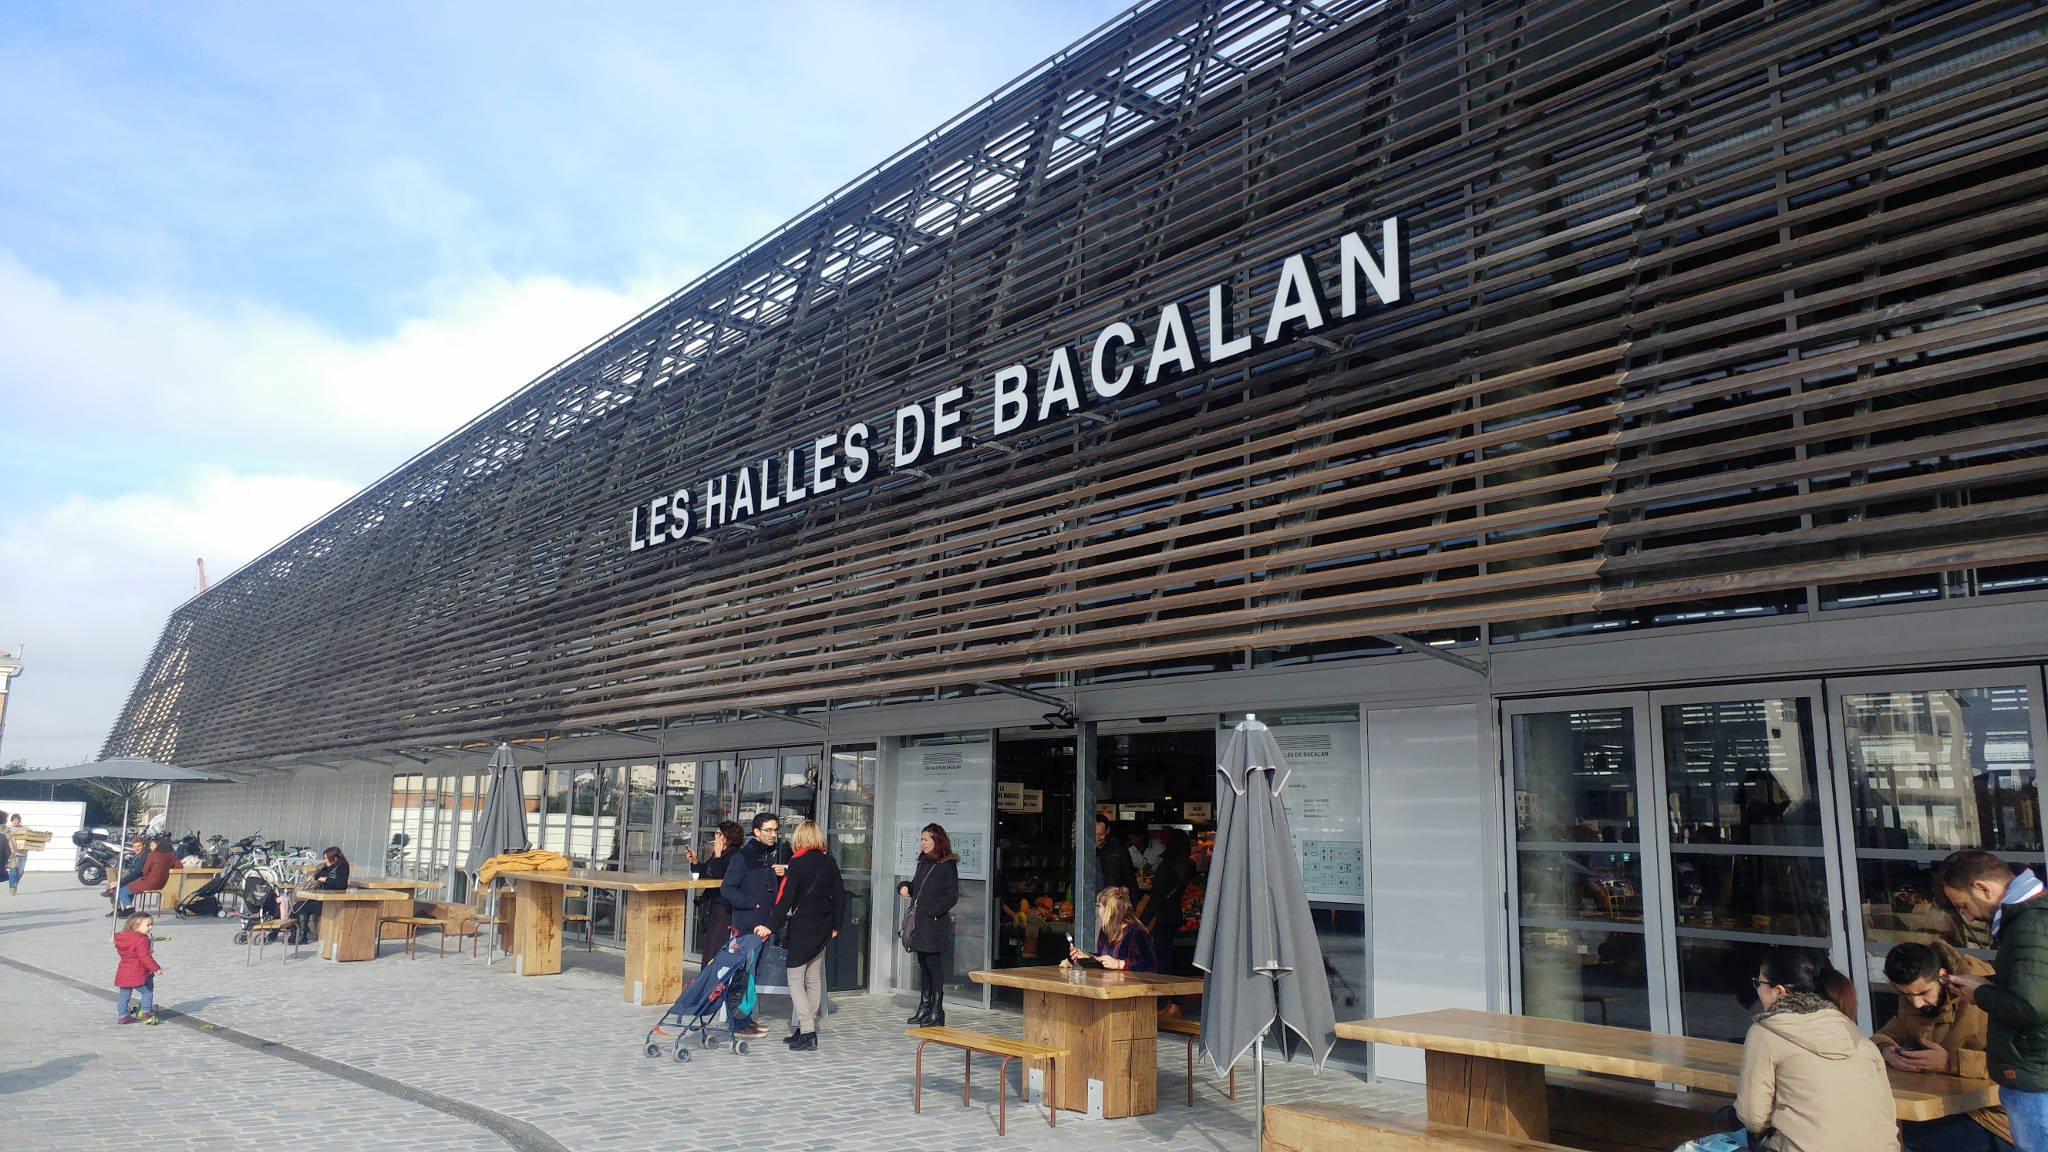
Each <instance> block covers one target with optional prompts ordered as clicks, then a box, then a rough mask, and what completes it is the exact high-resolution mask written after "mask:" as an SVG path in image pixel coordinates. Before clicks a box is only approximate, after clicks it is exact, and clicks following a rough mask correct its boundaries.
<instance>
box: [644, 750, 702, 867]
mask: <svg viewBox="0 0 2048 1152" xmlns="http://www.w3.org/2000/svg"><path fill="white" fill-rule="evenodd" d="M660 809H661V850H660V852H659V853H658V854H657V855H656V856H655V860H654V870H655V871H656V872H660V873H662V874H663V875H677V876H681V875H687V874H688V873H689V870H690V857H689V855H688V854H687V853H686V852H685V849H695V848H696V842H695V837H696V835H697V762H696V761H695V760H670V761H669V762H668V763H667V764H666V765H665V766H664V767H663V769H662V788H661V804H660Z"/></svg>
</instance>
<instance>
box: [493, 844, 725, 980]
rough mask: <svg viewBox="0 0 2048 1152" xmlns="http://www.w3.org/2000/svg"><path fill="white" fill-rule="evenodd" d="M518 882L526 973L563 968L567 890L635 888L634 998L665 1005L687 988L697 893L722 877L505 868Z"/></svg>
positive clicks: (519, 964) (519, 950)
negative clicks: (564, 894)
mask: <svg viewBox="0 0 2048 1152" xmlns="http://www.w3.org/2000/svg"><path fill="white" fill-rule="evenodd" d="M497 875H498V876H499V877H502V878H504V879H507V880H510V881H512V887H513V895H514V904H513V910H512V963H513V970H514V971H516V972H518V973H519V974H520V975H521V976H548V975H552V974H554V973H556V972H560V971H561V970H562V889H564V888H605V889H610V890H612V891H616V892H624V893H629V894H630V898H629V899H627V900H625V901H624V902H623V903H624V904H625V916H626V985H625V992H626V1002H627V1003H629V1004H665V1003H667V1002H668V1001H670V1000H673V999H675V998H676V997H677V996H679V995H681V994H682V991H683V957H684V954H685V953H686V952H688V951H689V939H690V903H691V899H690V893H691V891H692V890H695V889H702V888H716V887H718V885H719V881H717V880H692V879H690V878H689V877H688V876H656V875H654V874H653V873H651V872H601V871H596V870H593V869H589V868H575V869H570V870H569V871H566V872H510V871H507V872H499V873H497Z"/></svg>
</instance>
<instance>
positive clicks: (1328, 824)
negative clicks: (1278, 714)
mask: <svg viewBox="0 0 2048 1152" xmlns="http://www.w3.org/2000/svg"><path fill="white" fill-rule="evenodd" d="M1273 740H1274V742H1275V743H1277V744H1278V745H1279V746H1280V755H1281V756H1282V757H1283V758H1284V759H1285V760H1286V761H1287V788H1286V791H1285V793H1284V794H1283V795H1282V796H1281V798H1280V803H1281V805H1282V806H1283V807H1285V808H1286V809H1287V827H1288V830H1289V831H1290V832H1292V833H1293V835H1294V846H1295V849H1296V851H1297V852H1298V853H1299V854H1300V857H1301V883H1302V887H1303V888H1304V889H1306V890H1307V892H1308V896H1309V898H1310V899H1311V900H1327V901H1335V902H1355V903H1358V904H1363V903H1365V785H1364V767H1363V760H1362V759H1361V746H1360V743H1359V737H1358V725H1357V724H1356V723H1355V722H1354V723H1340V724H1275V725H1273ZM1229 744H1230V731H1229V730H1228V729H1226V730H1224V731H1221V732H1219V733H1217V742H1216V748H1217V755H1218V757H1219V758H1220V757H1221V756H1222V754H1223V750H1224V749H1225V748H1227V747H1228V746H1229Z"/></svg>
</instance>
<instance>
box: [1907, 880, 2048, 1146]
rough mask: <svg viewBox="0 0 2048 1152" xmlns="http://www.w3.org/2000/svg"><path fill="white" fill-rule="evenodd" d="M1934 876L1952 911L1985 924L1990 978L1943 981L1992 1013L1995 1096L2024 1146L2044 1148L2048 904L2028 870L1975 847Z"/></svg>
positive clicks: (1952, 976)
mask: <svg viewBox="0 0 2048 1152" xmlns="http://www.w3.org/2000/svg"><path fill="white" fill-rule="evenodd" d="M1934 880H1935V883H1936V884H1938V885H1940V887H1941V890H1942V894H1943V895H1944V896H1946V897H1947V898H1948V902H1949V903H1950V904H1951V905H1953V906H1954V907H1955V909H1956V911H1958V912H1960V913H1962V914H1963V915H1964V916H1966V917H1968V918H1969V919H1972V920H1982V921H1985V922H1986V923H1988V924H1990V925H1991V939H1992V940H1993V941H1994V942H1996V943H1997V945H1998V957H1997V959H1995V960H1993V961H1992V965H1991V966H1992V968H1993V972H1992V974H1991V975H1990V976H1989V977H1985V976H1978V975H1972V974H1968V973H1961V972H1951V973H1949V974H1948V975H1947V976H1946V977H1943V979H1942V983H1944V984H1947V985H1948V986H1949V987H1951V988H1953V989H1955V990H1956V991H1957V992H1959V993H1961V994H1963V995H1965V996H1968V997H1970V999H1971V1000H1972V1001H1973V1002H1974V1003H1975V1004H1976V1005H1977V1007H1979V1008H1982V1009H1984V1014H1985V1015H1986V1016H1988V1017H1990V1021H1991V1026H1990V1029H1989V1035H1988V1036H1987V1037H1986V1040H1985V1045H1984V1055H1985V1059H1986V1063H1988V1064H1989V1065H1990V1069H1991V1079H1992V1081H1993V1082H1994V1083H1996V1084H1997V1085H1998V1101H1999V1103H2001V1104H2003V1105H2005V1114H2006V1118H2007V1119H2008V1120H2009V1121H2010V1122H2011V1124H2012V1138H2013V1143H2015V1144H2017V1145H2019V1146H2020V1148H2021V1149H2022V1150H2023V1152H2048V907H2044V906H2043V903H2042V901H2041V900H2040V899H2039V897H2040V895H2041V892H2042V884H2041V880H2040V878H2039V877H2036V876H2035V875H2034V873H2033V870H2032V869H2028V868H2022V869H2020V871H2019V872H2018V874H2014V872H2013V870H2012V865H2010V864H2007V863H2006V862H2005V861H2003V860H2001V859H1999V858H1998V857H1996V856H1994V855H1992V854H1991V853H1989V852H1984V851H1980V850H1977V849H1974V848H1973V849H1966V850H1964V851H1962V852H1957V853H1955V854H1954V855H1952V856H1950V857H1949V858H1948V859H1946V860H1943V861H1942V862H1941V867H1940V868H1939V869H1938V870H1936V872H1935V874H1934Z"/></svg>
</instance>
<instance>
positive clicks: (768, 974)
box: [754, 944, 789, 996]
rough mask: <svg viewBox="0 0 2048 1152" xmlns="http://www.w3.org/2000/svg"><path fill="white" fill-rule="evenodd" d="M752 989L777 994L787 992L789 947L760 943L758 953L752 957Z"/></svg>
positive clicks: (785, 993)
mask: <svg viewBox="0 0 2048 1152" xmlns="http://www.w3.org/2000/svg"><path fill="white" fill-rule="evenodd" d="M754 991H756V992H772V993H774V994H775V995H777V996H784V995H787V994H788V993H789V949H787V948H784V947H783V946H782V945H780V944H763V945H761V951H760V954H759V955H757V956H755V957H754Z"/></svg>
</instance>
